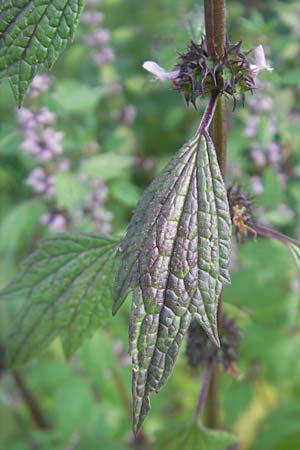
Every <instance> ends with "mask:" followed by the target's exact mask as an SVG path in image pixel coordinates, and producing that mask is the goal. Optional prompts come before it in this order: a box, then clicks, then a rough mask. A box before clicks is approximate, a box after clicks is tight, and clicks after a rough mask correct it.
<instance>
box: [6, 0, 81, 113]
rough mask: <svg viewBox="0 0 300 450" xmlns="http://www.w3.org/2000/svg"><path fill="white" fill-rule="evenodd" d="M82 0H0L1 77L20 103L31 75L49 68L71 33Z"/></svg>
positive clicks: (72, 34)
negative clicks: (8, 84) (7, 82)
mask: <svg viewBox="0 0 300 450" xmlns="http://www.w3.org/2000/svg"><path fill="white" fill-rule="evenodd" d="M83 6H84V0H18V1H15V0H6V1H2V2H0V78H9V81H10V84H11V87H12V90H13V93H14V96H15V98H16V102H17V104H18V105H19V106H20V105H21V103H22V100H23V98H24V95H25V93H26V90H27V88H28V86H29V84H30V82H31V81H32V79H33V78H34V76H35V75H36V74H37V73H38V72H39V71H41V70H43V69H44V68H45V67H51V66H52V65H53V64H54V62H55V61H56V59H57V58H58V56H59V54H60V53H61V52H62V51H63V50H64V48H65V47H66V45H67V43H68V42H69V40H70V39H71V38H72V37H73V36H74V32H75V29H76V26H77V24H78V21H79V17H80V14H81V12H82V9H83Z"/></svg>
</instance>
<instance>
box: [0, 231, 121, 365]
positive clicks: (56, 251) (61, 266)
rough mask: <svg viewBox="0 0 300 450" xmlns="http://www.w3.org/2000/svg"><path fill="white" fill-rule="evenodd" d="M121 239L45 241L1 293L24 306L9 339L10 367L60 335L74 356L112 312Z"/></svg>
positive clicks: (60, 237)
mask: <svg viewBox="0 0 300 450" xmlns="http://www.w3.org/2000/svg"><path fill="white" fill-rule="evenodd" d="M118 244H119V240H117V239H114V238H107V237H100V236H98V235H88V234H81V233H70V234H65V235H64V234H60V235H57V236H54V237H51V238H48V239H46V240H44V241H41V243H40V245H39V247H38V249H37V250H36V251H35V252H34V253H33V254H32V255H31V256H30V257H29V258H28V259H27V260H26V261H25V262H24V263H23V268H22V270H21V272H20V273H19V274H18V275H17V277H16V278H15V279H14V280H13V281H12V282H11V283H10V284H9V285H8V286H7V287H6V288H5V289H4V290H3V291H2V292H1V297H3V298H4V299H7V300H9V299H22V300H25V301H24V305H23V307H22V308H21V310H20V313H19V315H18V316H17V318H16V320H15V323H14V328H13V330H12V333H11V334H10V336H9V337H8V343H7V345H8V364H9V366H16V365H19V364H22V363H24V362H26V361H28V360H29V359H31V358H32V357H33V356H35V355H36V354H38V353H40V352H41V351H42V350H44V348H46V347H47V345H49V343H50V342H51V341H52V340H53V339H54V338H56V337H58V336H60V337H61V339H62V342H63V347H64V351H65V353H66V355H67V356H70V355H71V354H72V353H73V352H74V351H75V350H77V348H78V347H79V346H80V345H81V343H82V341H83V340H84V339H85V338H86V337H88V336H90V335H91V333H92V332H93V331H95V330H96V329H97V328H98V327H99V325H100V324H101V321H102V320H104V319H107V318H108V317H109V315H110V311H111V300H112V286H113V282H114V277H115V258H114V256H115V252H116V247H117V245H118Z"/></svg>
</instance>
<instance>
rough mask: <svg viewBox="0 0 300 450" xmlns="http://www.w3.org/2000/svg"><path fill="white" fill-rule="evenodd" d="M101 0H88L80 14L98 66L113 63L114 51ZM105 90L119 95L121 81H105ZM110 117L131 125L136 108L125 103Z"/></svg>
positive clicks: (110, 94) (92, 54)
mask: <svg viewBox="0 0 300 450" xmlns="http://www.w3.org/2000/svg"><path fill="white" fill-rule="evenodd" d="M99 5H101V0H89V1H88V2H87V6H86V11H85V12H84V13H83V15H82V19H81V20H82V22H83V23H84V24H85V26H86V31H87V34H86V35H85V38H84V41H85V44H86V46H87V47H88V49H89V52H90V54H91V58H92V60H93V62H94V64H95V65H96V66H98V67H102V66H105V65H107V64H113V63H114V61H115V51H114V49H113V47H112V46H111V44H110V41H111V32H110V30H108V29H107V28H104V27H102V23H103V21H104V14H103V13H102V12H100V11H98V7H99ZM105 91H106V94H107V96H108V97H110V96H114V95H119V94H121V93H122V91H123V88H122V85H121V83H119V82H117V81H115V80H113V81H112V82H109V83H107V81H106V83H105ZM111 118H112V119H113V120H115V121H117V122H120V123H122V124H124V125H127V126H129V125H131V124H132V123H133V122H134V120H135V118H136V109H135V107H134V106H133V105H131V104H127V105H124V106H122V107H120V108H119V109H117V110H115V111H113V113H112V116H111Z"/></svg>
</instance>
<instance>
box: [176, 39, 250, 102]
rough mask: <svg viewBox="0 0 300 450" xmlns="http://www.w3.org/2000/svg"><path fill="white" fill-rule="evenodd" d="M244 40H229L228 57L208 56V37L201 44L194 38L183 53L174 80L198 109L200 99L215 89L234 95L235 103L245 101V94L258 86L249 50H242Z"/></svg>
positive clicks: (225, 50) (226, 52)
mask: <svg viewBox="0 0 300 450" xmlns="http://www.w3.org/2000/svg"><path fill="white" fill-rule="evenodd" d="M241 44H242V41H239V42H237V43H236V44H229V43H227V45H226V47H225V49H224V56H222V57H221V58H219V57H218V58H214V57H211V56H208V52H207V45H206V40H205V38H203V39H202V41H201V43H200V44H196V43H195V42H193V41H191V43H190V45H189V47H188V50H187V52H186V53H182V54H181V55H180V60H179V63H178V64H177V66H176V69H177V70H179V74H178V76H177V77H176V80H174V85H175V89H176V90H178V91H179V92H180V93H181V94H182V95H183V96H184V97H185V99H186V101H187V103H192V104H193V105H194V106H195V108H196V99H197V98H198V97H200V96H203V95H205V94H206V93H208V92H211V91H217V92H219V93H223V94H224V93H225V94H228V95H231V96H232V97H233V99H234V104H236V101H237V99H238V98H240V99H241V100H242V101H244V97H245V93H246V92H247V91H252V90H253V89H254V87H255V74H254V73H253V69H252V65H251V63H250V61H249V60H248V59H247V56H248V54H249V51H248V52H243V51H242V50H241Z"/></svg>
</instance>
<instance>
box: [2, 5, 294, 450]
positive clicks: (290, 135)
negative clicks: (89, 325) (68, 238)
mask: <svg viewBox="0 0 300 450" xmlns="http://www.w3.org/2000/svg"><path fill="white" fill-rule="evenodd" d="M227 3H228V28H229V35H230V39H231V40H232V41H236V40H238V39H240V38H242V39H243V42H244V48H253V47H255V46H256V45H257V44H259V43H262V44H263V45H264V46H265V49H266V53H267V56H268V58H269V59H270V60H271V63H272V66H273V67H274V69H275V70H274V72H272V73H271V74H266V75H264V77H263V78H262V81H261V89H260V90H259V91H257V92H255V93H254V96H253V97H251V96H249V97H248V101H247V102H246V105H245V108H242V107H238V108H237V110H236V111H235V113H234V114H232V113H231V111H230V106H231V105H229V125H230V130H229V145H228V158H229V163H228V179H227V183H228V184H232V183H234V182H238V183H240V184H241V185H242V187H243V188H244V189H246V190H248V191H249V192H251V193H252V194H253V195H255V196H256V200H255V203H256V216H257V218H258V219H259V221H260V222H262V223H266V224H271V225H272V226H273V227H277V228H278V229H279V230H280V231H282V232H284V233H286V234H289V235H291V236H293V237H295V238H297V239H300V229H299V225H298V224H299V216H300V201H299V200H300V153H299V144H300V126H299V125H300V107H299V104H300V102H299V101H300V89H299V79H300V64H299V57H300V40H299V36H300V27H299V22H300V20H299V18H300V7H299V2H296V1H288V2H279V1H275V2H274V1H272V2H271V1H265V2H260V1H250V2H240V1H236V0H231V1H228V2H227ZM91 11H92V12H94V14H93V17H98V22H97V21H96V23H94V22H95V20H94V22H93V20H91V19H90V17H89V16H88V13H89V12H91ZM96 12H101V13H103V15H104V17H103V18H101V17H100V16H97V14H96ZM101 20H103V21H102V23H101ZM202 24H203V18H202V10H201V2H200V7H199V2H198V1H197V2H196V1H189V0H154V1H151V2H143V4H141V2H140V1H138V0H130V1H125V0H103V2H102V3H101V4H98V2H96V1H94V0H91V1H90V3H89V4H88V6H87V7H86V12H85V13H84V15H83V16H82V20H81V24H80V26H79V29H78V31H77V33H76V36H75V40H74V42H73V44H72V45H70V46H68V48H67V49H66V50H65V52H64V54H63V56H62V57H61V58H60V59H59V60H58V62H57V63H56V65H55V66H54V68H53V70H52V72H51V80H48V82H47V83H46V85H47V87H46V88H45V90H42V92H40V91H39V92H40V93H39V94H37V95H36V93H35V91H34V90H33V91H32V92H31V95H29V96H28V97H27V99H26V100H25V104H24V106H25V108H27V109H29V110H31V111H34V112H36V111H40V108H42V107H46V108H48V109H49V111H51V112H52V113H54V114H55V123H54V122H53V118H52V122H51V124H52V126H53V128H54V129H55V130H56V131H55V132H63V133H64V134H63V136H62V135H59V136H56V141H57V142H58V144H59V145H61V147H62V149H63V154H60V153H59V152H58V153H57V154H55V156H54V158H52V159H51V160H49V161H48V160H42V161H41V159H39V158H37V156H36V155H35V156H34V157H33V156H32V155H29V154H28V153H27V152H26V145H24V142H25V140H26V137H27V138H28V129H26V123H25V122H26V121H25V122H24V115H23V116H22V115H20V112H19V113H17V112H16V110H15V107H14V101H13V98H12V95H11V93H10V90H9V87H8V84H7V83H2V84H1V85H0V98H1V102H0V114H1V124H0V189H1V197H0V214H1V223H0V230H1V231H0V254H1V258H0V282H1V285H3V286H4V285H5V284H6V283H7V282H8V281H9V280H10V279H11V277H12V276H13V275H14V274H15V273H16V271H17V269H18V267H19V265H20V262H21V260H22V259H24V257H26V256H27V255H28V254H29V252H30V251H31V250H33V249H35V248H36V245H37V241H38V240H39V239H40V238H41V237H48V236H51V235H53V234H54V233H57V232H60V231H65V230H68V231H91V232H96V233H97V232H101V233H104V234H107V233H108V232H109V231H110V230H111V229H112V230H113V231H114V233H116V234H121V233H123V232H124V231H125V228H126V225H127V223H128V220H129V218H130V215H131V211H132V208H133V207H134V205H135V204H136V202H137V200H138V198H139V196H140V194H141V192H142V191H143V190H144V188H145V187H146V186H147V185H148V184H149V182H150V181H151V180H152V178H153V176H154V175H155V174H156V173H157V172H158V171H159V169H160V168H161V167H162V166H163V165H164V164H165V163H166V161H167V160H168V158H169V157H170V156H171V155H172V154H173V153H174V152H175V150H177V149H178V148H179V147H180V146H181V145H182V143H183V142H185V141H186V140H187V138H188V137H189V136H191V135H192V132H193V131H194V130H195V128H196V123H197V120H198V117H199V113H197V112H195V111H194V110H193V109H187V108H185V105H184V101H183V100H182V99H181V98H180V97H179V96H178V95H177V94H176V93H174V92H173V91H172V89H171V88H170V86H169V85H165V84H162V85H160V84H157V83H154V82H151V81H150V77H149V75H148V74H147V73H144V71H143V70H142V68H141V66H142V63H143V61H144V60H146V59H152V58H153V59H157V60H158V61H159V62H160V63H161V64H162V65H164V66H165V67H166V68H170V69H171V68H172V64H173V62H174V61H175V58H176V52H177V51H180V49H182V48H184V45H183V43H184V42H186V41H187V40H188V39H189V38H190V37H191V36H192V37H193V38H194V39H198V38H199V36H201V32H202V31H203V26H202ZM99 30H102V32H103V30H108V32H107V34H106V35H105V33H104V34H103V33H102V37H101V38H99V37H98V41H97V39H96V41H97V42H96V44H95V39H94V41H93V39H92V38H91V36H94V35H95V33H96V32H97V31H99ZM101 39H102V41H101ZM108 39H109V40H108ZM99 41H101V42H102V43H101V44H99ZM44 81H45V80H44ZM48 86H49V87H48ZM37 91H38V89H37ZM22 118H23V119H22ZM22 120H23V122H22ZM24 124H25V125H24ZM26 133H27V134H26ZM54 140H55V139H54ZM51 142H52V144H53V140H52V141H51ZM57 142H56V143H57ZM54 147H55V146H54ZM40 167H42V168H43V170H44V175H43V176H44V178H43V179H42V182H41V180H40V179H37V175H39V174H37V172H35V178H34V176H33V175H32V173H33V172H34V170H36V169H37V168H40ZM30 177H31V178H30ZM45 177H46V178H45ZM26 180H27V181H26ZM39 183H40V184H39ZM43 183H44V184H43ZM39 186H40V188H39ZM41 186H42V187H41ZM45 186H46V187H45ZM235 247H236V248H235V252H234V258H233V261H232V269H233V273H232V284H231V285H230V286H227V287H226V289H225V300H224V302H225V305H226V310H227V313H228V315H229V316H233V317H235V318H236V319H237V321H238V323H239V325H240V327H241V330H242V335H243V339H242V348H241V355H240V359H239V368H240V370H241V372H242V373H243V377H242V378H241V379H235V378H233V377H232V376H230V375H228V374H224V376H222V390H221V413H222V420H223V423H224V424H225V427H226V428H228V429H232V430H234V431H235V432H236V433H237V434H238V436H239V439H240V446H241V449H253V450H297V449H298V448H299V442H300V425H299V423H300V420H299V419H300V408H299V401H298V399H299V394H300V386H299V375H300V345H299V344H300V335H299V333H298V328H299V317H298V315H297V304H298V300H299V295H298V281H297V273H296V270H295V268H294V265H293V263H292V260H291V258H290V257H289V255H288V253H287V250H286V249H285V248H284V247H283V246H281V245H279V244H278V243H277V242H273V241H268V240H259V241H258V242H254V241H252V240H251V239H250V240H249V241H248V242H247V243H245V244H243V245H240V246H235ZM21 304H22V301H20V300H19V299H16V300H9V301H8V300H5V299H4V300H3V301H2V302H1V303H0V308H1V312H0V320H1V348H3V349H4V346H5V337H6V335H7V332H8V330H9V329H11V328H12V327H13V322H14V318H15V314H16V311H17V310H18V309H19V308H20V307H21ZM127 321H128V306H127V308H126V307H125V308H124V309H123V310H122V311H121V312H120V314H119V315H118V316H116V317H115V318H114V319H113V320H112V319H111V318H108V319H107V322H106V324H105V325H104V326H103V327H102V328H101V329H100V330H98V331H97V332H96V333H95V334H94V336H93V337H92V338H91V339H88V340H86V341H85V342H84V344H83V346H82V347H81V348H80V349H79V350H78V351H77V352H76V353H75V355H74V356H73V357H72V359H71V360H70V361H69V362H66V361H65V358H64V356H63V351H62V348H61V343H60V341H59V340H55V341H54V342H53V343H52V344H51V345H50V347H48V348H47V350H46V351H45V352H44V353H43V354H42V355H41V356H39V357H38V358H37V359H35V360H34V361H32V362H31V363H29V364H27V365H26V366H25V367H24V368H22V371H21V373H20V372H18V371H17V372H10V373H9V372H6V371H4V370H3V371H2V372H1V384H0V423H1V425H0V427H1V433H0V448H1V449H2V448H3V449H5V450H27V449H28V450H29V449H33V448H34V449H42V450H44V449H45V450H46V449H49V450H50V449H53V448H55V449H64V450H66V449H82V450H83V449H84V450H95V449H97V448H106V449H107V450H110V449H111V450H118V449H123V450H124V449H130V448H147V446H150V448H151V446H152V444H153V442H154V441H155V440H156V438H155V433H156V432H158V431H161V432H163V431H164V430H165V431H166V430H168V429H169V432H170V430H171V429H172V427H173V426H174V427H176V426H178V425H181V424H184V423H186V422H187V421H188V420H189V419H190V418H191V417H192V415H193V411H194V407H195V397H196V395H197V392H198V388H199V381H200V378H201V372H195V371H193V370H192V369H190V368H189V367H188V366H187V363H186V360H185V357H184V355H183V354H182V356H181V357H180V359H179V361H178V363H177V365H176V368H175V371H174V373H173V374H172V377H171V379H170V381H169V383H168V384H167V386H166V388H165V389H164V390H163V391H162V392H161V394H160V395H159V396H158V397H157V398H154V399H153V400H152V412H151V415H150V416H149V418H148V420H147V422H146V423H145V429H144V435H143V436H142V438H140V440H139V441H136V442H135V441H134V440H133V438H132V436H131V434H130V433H129V429H130V376H131V374H130V370H131V369H130V361H129V359H128V356H127ZM20 376H21V382H20ZM22 381H23V382H25V384H26V387H27V389H29V390H30V391H31V392H33V393H34V395H35V397H36V399H37V401H38V403H39V407H40V409H41V410H42V412H43V415H44V416H45V418H46V419H47V424H44V425H48V428H45V427H43V426H42V425H43V424H42V423H39V421H38V420H37V419H36V418H35V419H34V418H33V417H32V415H31V414H30V411H29V408H28V402H27V401H26V400H25V399H24V391H23V395H22V388H21V385H22ZM160 436H161V435H160ZM159 439H164V438H162V437H158V441H157V442H159ZM162 442H164V440H163V441H162ZM164 445H165V444H164ZM164 448H166V447H164ZM170 448H171V447H170ZM172 448H173V447H172Z"/></svg>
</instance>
